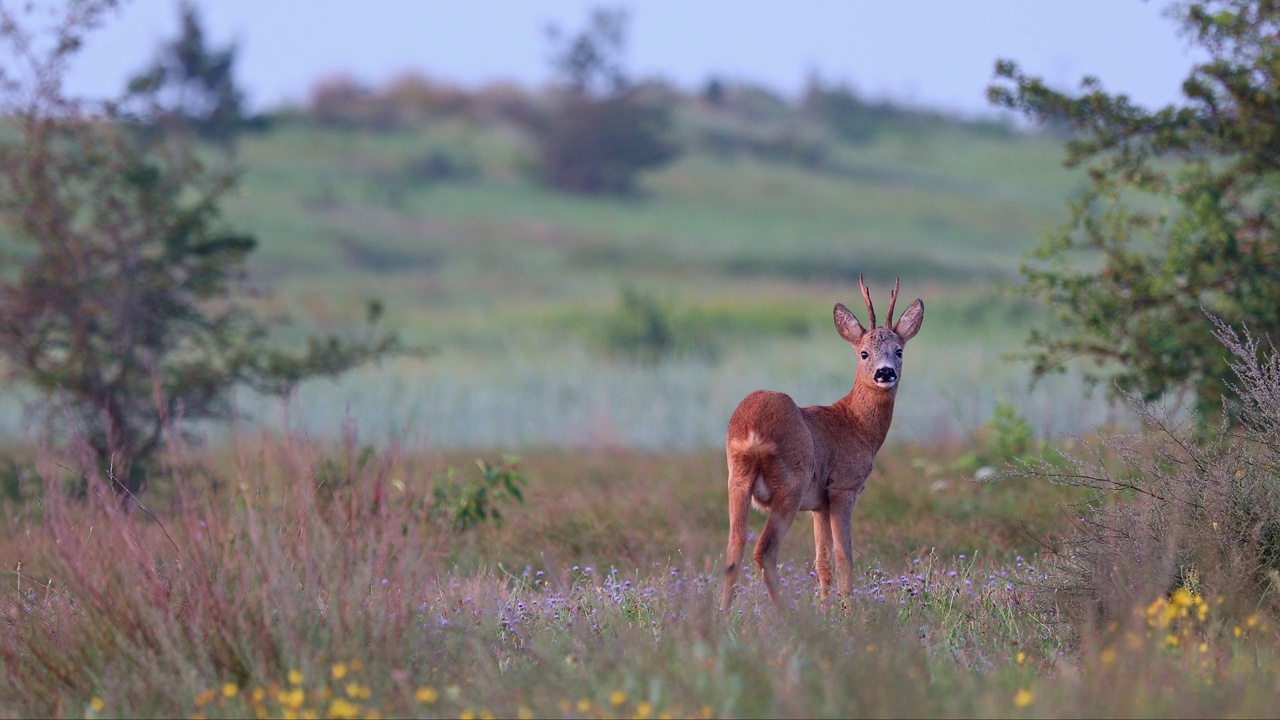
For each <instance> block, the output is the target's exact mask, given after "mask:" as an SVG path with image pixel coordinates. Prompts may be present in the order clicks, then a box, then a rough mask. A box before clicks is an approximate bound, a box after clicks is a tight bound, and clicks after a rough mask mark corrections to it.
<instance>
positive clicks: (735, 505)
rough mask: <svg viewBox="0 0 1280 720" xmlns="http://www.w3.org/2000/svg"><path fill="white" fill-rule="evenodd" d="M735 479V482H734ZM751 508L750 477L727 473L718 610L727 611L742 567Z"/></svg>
mask: <svg viewBox="0 0 1280 720" xmlns="http://www.w3.org/2000/svg"><path fill="white" fill-rule="evenodd" d="M735 480H736V482H735ZM750 509H751V478H735V477H734V475H733V473H732V471H730V474H729V547H728V548H726V549H725V553H724V593H723V594H722V595H721V596H720V612H728V611H729V603H730V602H731V601H732V600H733V586H734V583H736V582H737V581H738V571H739V570H741V569H742V550H743V547H744V546H745V545H746V544H747V513H748V512H749V511H750Z"/></svg>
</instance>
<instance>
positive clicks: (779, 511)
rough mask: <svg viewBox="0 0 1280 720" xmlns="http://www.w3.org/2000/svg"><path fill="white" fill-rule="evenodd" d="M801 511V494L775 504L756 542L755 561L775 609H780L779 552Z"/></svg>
mask: <svg viewBox="0 0 1280 720" xmlns="http://www.w3.org/2000/svg"><path fill="white" fill-rule="evenodd" d="M799 510H800V498H799V494H798V493H797V494H796V497H795V498H794V499H793V498H786V502H780V503H775V504H774V505H773V507H772V508H771V509H770V511H769V519H768V520H765V521H764V530H761V531H760V539H759V540H757V541H756V550H755V561H756V565H758V566H760V571H761V573H762V574H763V575H764V587H765V589H766V590H768V591H769V599H770V600H772V601H773V605H774V607H779V606H780V602H779V599H778V550H780V549H781V548H782V539H783V538H784V537H786V536H787V531H788V530H790V529H791V522H792V521H793V520H795V519H796V513H797V512H799Z"/></svg>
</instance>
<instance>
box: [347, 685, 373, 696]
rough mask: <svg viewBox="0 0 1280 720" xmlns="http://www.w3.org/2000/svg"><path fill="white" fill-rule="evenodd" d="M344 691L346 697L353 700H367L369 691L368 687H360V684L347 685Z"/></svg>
mask: <svg viewBox="0 0 1280 720" xmlns="http://www.w3.org/2000/svg"><path fill="white" fill-rule="evenodd" d="M346 689H347V697H349V698H355V699H356V700H368V699H369V695H370V691H369V686H368V685H361V684H360V683H347V688H346Z"/></svg>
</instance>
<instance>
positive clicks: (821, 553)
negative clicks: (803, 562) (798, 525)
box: [813, 510, 831, 603]
mask: <svg viewBox="0 0 1280 720" xmlns="http://www.w3.org/2000/svg"><path fill="white" fill-rule="evenodd" d="M813 549H814V555H815V557H816V558H817V559H816V560H814V563H813V569H814V571H815V572H817V573H818V600H819V602H823V603H825V602H826V601H827V588H829V587H830V586H831V518H830V517H829V513H827V512H826V511H819V510H814V511H813Z"/></svg>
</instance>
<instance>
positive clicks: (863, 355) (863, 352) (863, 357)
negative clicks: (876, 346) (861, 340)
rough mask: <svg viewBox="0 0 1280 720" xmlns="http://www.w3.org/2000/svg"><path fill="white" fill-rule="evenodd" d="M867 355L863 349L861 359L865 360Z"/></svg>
mask: <svg viewBox="0 0 1280 720" xmlns="http://www.w3.org/2000/svg"><path fill="white" fill-rule="evenodd" d="M867 357H868V355H867V351H866V350H863V351H862V359H863V360H866V359H867Z"/></svg>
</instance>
